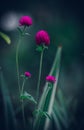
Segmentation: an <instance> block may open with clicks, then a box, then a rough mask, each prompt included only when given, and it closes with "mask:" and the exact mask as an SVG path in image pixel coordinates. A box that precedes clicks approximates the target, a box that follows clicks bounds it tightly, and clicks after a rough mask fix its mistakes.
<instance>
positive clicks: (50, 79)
mask: <svg viewBox="0 0 84 130" xmlns="http://www.w3.org/2000/svg"><path fill="white" fill-rule="evenodd" d="M46 81H48V82H50V83H55V81H56V78H55V77H54V76H51V75H49V76H46Z"/></svg>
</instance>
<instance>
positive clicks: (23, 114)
mask: <svg viewBox="0 0 84 130" xmlns="http://www.w3.org/2000/svg"><path fill="white" fill-rule="evenodd" d="M25 81H26V79H25V77H24V80H23V84H22V90H21V95H23V92H24V85H25ZM22 118H23V124H24V128H25V127H26V125H25V124H26V123H25V113H24V100H23V99H22Z"/></svg>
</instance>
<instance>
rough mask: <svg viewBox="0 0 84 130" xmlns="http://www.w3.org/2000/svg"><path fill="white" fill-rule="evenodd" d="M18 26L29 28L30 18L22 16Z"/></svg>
mask: <svg viewBox="0 0 84 130" xmlns="http://www.w3.org/2000/svg"><path fill="white" fill-rule="evenodd" d="M19 25H20V26H31V25H32V18H31V17H30V16H22V17H21V18H20V20H19Z"/></svg>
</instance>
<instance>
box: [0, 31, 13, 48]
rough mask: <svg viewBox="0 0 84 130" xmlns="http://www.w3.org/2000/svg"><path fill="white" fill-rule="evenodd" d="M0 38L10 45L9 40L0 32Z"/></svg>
mask: <svg viewBox="0 0 84 130" xmlns="http://www.w3.org/2000/svg"><path fill="white" fill-rule="evenodd" d="M0 36H1V37H2V38H3V39H4V40H5V42H6V43H7V44H8V45H10V44H11V39H10V38H9V37H8V36H7V35H6V34H4V33H2V32H0Z"/></svg>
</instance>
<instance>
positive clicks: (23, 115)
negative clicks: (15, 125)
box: [22, 99, 26, 128]
mask: <svg viewBox="0 0 84 130" xmlns="http://www.w3.org/2000/svg"><path fill="white" fill-rule="evenodd" d="M22 118H23V124H24V128H25V127H26V123H25V112H24V101H23V99H22Z"/></svg>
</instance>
